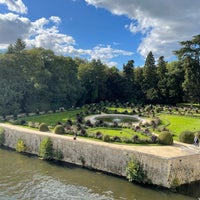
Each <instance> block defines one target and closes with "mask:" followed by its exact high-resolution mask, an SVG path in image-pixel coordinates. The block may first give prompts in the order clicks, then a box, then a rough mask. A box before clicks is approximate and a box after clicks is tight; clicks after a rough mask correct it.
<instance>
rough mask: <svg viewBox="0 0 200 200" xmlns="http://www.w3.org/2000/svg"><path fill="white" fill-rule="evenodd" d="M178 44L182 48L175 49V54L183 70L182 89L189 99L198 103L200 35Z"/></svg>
mask: <svg viewBox="0 0 200 200" xmlns="http://www.w3.org/2000/svg"><path fill="white" fill-rule="evenodd" d="M180 44H181V45H182V48H181V49H179V50H177V51H175V54H176V55H177V56H178V58H179V60H180V61H181V62H182V66H183V68H184V72H185V76H184V78H185V79H184V82H183V90H184V92H185V94H186V96H187V97H188V99H189V101H192V102H197V103H200V89H199V88H200V35H196V36H194V37H193V38H192V40H189V41H183V42H180Z"/></svg>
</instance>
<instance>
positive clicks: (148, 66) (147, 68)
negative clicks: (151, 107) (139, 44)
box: [143, 51, 158, 102]
mask: <svg viewBox="0 0 200 200" xmlns="http://www.w3.org/2000/svg"><path fill="white" fill-rule="evenodd" d="M143 76H144V81H143V90H144V93H145V94H146V99H147V100H148V101H151V102H153V101H156V100H157V98H158V91H157V76H156V65H155V59H154V56H153V53H152V52H151V51H150V52H149V54H148V55H147V58H146V60H145V65H144V69H143Z"/></svg>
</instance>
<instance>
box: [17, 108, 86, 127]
mask: <svg viewBox="0 0 200 200" xmlns="http://www.w3.org/2000/svg"><path fill="white" fill-rule="evenodd" d="M83 111H84V110H83V109H77V110H70V111H64V112H59V113H51V114H43V115H34V116H28V117H23V118H20V119H21V120H25V121H27V122H37V123H46V124H47V125H51V126H54V125H56V124H57V123H58V122H61V123H63V122H66V121H67V120H68V119H71V120H75V119H76V114H77V113H80V112H83Z"/></svg>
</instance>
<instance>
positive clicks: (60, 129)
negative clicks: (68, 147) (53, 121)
mask: <svg viewBox="0 0 200 200" xmlns="http://www.w3.org/2000/svg"><path fill="white" fill-rule="evenodd" d="M54 133H56V134H61V135H62V134H65V129H64V126H63V125H57V126H56V127H55V128H54Z"/></svg>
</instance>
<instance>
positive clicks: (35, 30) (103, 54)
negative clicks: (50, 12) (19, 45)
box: [0, 13, 132, 66]
mask: <svg viewBox="0 0 200 200" xmlns="http://www.w3.org/2000/svg"><path fill="white" fill-rule="evenodd" d="M59 23H61V19H60V18H59V17H56V16H52V17H50V18H49V19H47V18H44V17H43V18H40V19H38V20H36V21H34V22H31V21H30V20H29V19H28V18H25V17H20V16H19V15H17V14H13V13H8V14H4V15H3V14H0V27H1V28H0V48H1V49H2V48H3V49H5V48H7V46H8V45H9V44H13V43H14V42H15V41H16V39H17V38H21V39H23V40H25V42H26V44H27V47H28V48H32V47H43V48H46V49H51V50H53V51H54V52H55V53H56V54H62V55H70V56H80V57H81V56H83V57H87V58H88V59H90V60H91V59H101V61H102V62H103V63H106V64H107V65H109V66H113V65H117V63H115V62H113V61H112V59H113V58H115V57H118V56H130V55H132V52H128V51H124V50H120V49H116V48H112V47H111V46H110V45H107V46H106V45H98V46H96V47H94V48H93V49H77V48H76V41H75V39H74V38H73V37H72V36H69V35H66V34H62V33H60V31H59V27H58V25H59Z"/></svg>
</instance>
